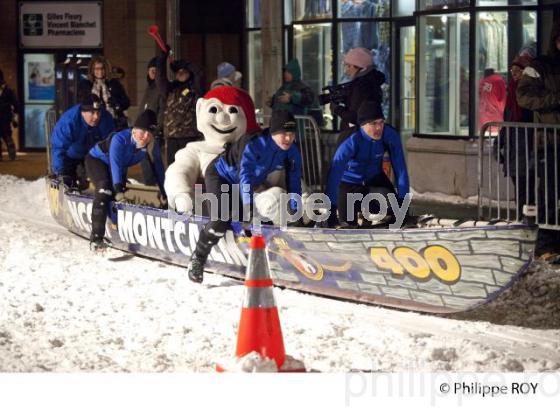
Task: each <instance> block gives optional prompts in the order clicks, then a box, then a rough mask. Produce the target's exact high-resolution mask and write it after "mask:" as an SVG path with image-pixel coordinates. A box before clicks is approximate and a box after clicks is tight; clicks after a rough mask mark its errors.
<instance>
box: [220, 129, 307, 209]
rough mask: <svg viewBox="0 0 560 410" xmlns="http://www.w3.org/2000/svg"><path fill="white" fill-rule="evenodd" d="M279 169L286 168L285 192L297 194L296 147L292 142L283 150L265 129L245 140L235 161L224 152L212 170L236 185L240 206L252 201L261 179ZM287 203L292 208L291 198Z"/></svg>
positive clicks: (299, 170)
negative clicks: (229, 159)
mask: <svg viewBox="0 0 560 410" xmlns="http://www.w3.org/2000/svg"><path fill="white" fill-rule="evenodd" d="M282 169H285V170H286V182H287V189H288V192H289V193H290V194H298V195H300V196H301V155H300V153H299V150H298V148H297V147H296V145H295V144H293V145H292V146H291V147H290V149H288V150H287V151H284V150H283V149H282V148H280V147H279V146H278V145H276V143H275V142H274V140H273V139H272V136H271V135H270V134H269V133H268V132H265V133H263V134H261V135H257V136H255V137H253V138H251V139H250V140H249V142H248V143H247V145H245V147H244V149H243V152H242V153H241V159H240V161H239V164H234V165H230V164H228V162H227V161H226V158H225V156H224V155H222V156H220V157H219V159H218V161H217V162H216V170H217V171H218V174H219V175H220V176H221V177H222V178H224V179H225V180H226V181H228V182H229V183H230V184H240V191H241V200H242V201H243V204H244V205H248V204H251V203H252V201H253V189H254V188H255V187H257V186H259V185H260V184H262V183H263V182H265V180H266V178H267V177H268V175H269V174H271V173H272V172H274V171H278V170H282ZM244 186H249V187H250V189H249V191H247V192H246V191H245V190H244V189H243V187H244ZM290 206H291V207H292V209H296V201H295V200H294V199H293V197H292V199H291V200H290Z"/></svg>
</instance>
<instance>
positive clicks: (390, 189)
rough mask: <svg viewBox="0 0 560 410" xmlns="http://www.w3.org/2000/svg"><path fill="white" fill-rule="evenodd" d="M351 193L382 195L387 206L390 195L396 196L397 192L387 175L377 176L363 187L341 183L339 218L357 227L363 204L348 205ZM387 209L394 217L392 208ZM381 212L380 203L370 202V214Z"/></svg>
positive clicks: (357, 202)
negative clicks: (348, 196) (348, 195)
mask: <svg viewBox="0 0 560 410" xmlns="http://www.w3.org/2000/svg"><path fill="white" fill-rule="evenodd" d="M350 193H353V194H362V195H364V196H366V195H367V194H370V193H378V194H382V195H383V196H384V197H385V199H386V201H387V204H389V200H388V194H390V193H393V194H396V191H395V187H394V186H393V184H392V183H391V181H390V180H389V178H387V175H385V173H381V174H379V175H377V176H376V177H375V178H374V179H372V180H371V181H368V182H367V183H366V184H363V185H358V184H350V183H347V182H341V183H340V185H339V187H338V218H339V220H340V222H345V223H347V224H349V225H357V224H358V212H360V210H361V206H362V202H361V201H354V202H353V203H352V204H348V201H347V194H350ZM349 205H350V206H349ZM387 207H388V209H387V214H388V215H394V212H393V210H392V209H391V208H390V206H389V205H387ZM379 211H380V206H379V203H378V202H377V201H375V200H373V201H370V203H369V212H370V213H371V214H377V213H379ZM348 212H350V216H348Z"/></svg>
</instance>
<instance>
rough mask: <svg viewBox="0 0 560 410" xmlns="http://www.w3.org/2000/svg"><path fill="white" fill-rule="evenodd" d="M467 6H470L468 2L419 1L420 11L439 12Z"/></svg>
mask: <svg viewBox="0 0 560 410" xmlns="http://www.w3.org/2000/svg"><path fill="white" fill-rule="evenodd" d="M468 6H470V0H420V10H438V9H440V10H441V9H450V8H454V7H468Z"/></svg>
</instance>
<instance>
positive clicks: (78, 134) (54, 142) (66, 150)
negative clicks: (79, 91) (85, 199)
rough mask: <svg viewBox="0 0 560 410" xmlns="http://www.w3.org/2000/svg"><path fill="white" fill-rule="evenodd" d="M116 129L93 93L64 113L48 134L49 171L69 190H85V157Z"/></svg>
mask: <svg viewBox="0 0 560 410" xmlns="http://www.w3.org/2000/svg"><path fill="white" fill-rule="evenodd" d="M114 130H115V123H114V122H113V117H111V114H109V112H107V110H105V108H104V107H103V104H102V102H101V100H100V98H99V97H98V96H97V95H94V94H91V93H90V94H86V95H84V96H82V98H81V100H80V104H77V105H75V106H73V107H72V108H70V109H69V110H67V111H66V112H65V113H64V114H62V116H61V117H60V119H59V120H58V122H57V123H56V125H55V127H54V130H53V133H52V135H51V155H52V157H51V171H52V172H53V173H54V174H55V175H57V176H59V177H60V178H61V179H62V181H63V182H64V184H66V185H67V186H68V187H77V188H79V189H85V188H87V182H86V179H85V170H84V157H85V156H86V154H87V152H88V151H89V150H90V149H91V147H93V146H94V145H95V144H96V143H97V142H99V141H101V140H102V139H104V138H105V137H107V136H108V135H109V134H110V133H111V132H113V131H114Z"/></svg>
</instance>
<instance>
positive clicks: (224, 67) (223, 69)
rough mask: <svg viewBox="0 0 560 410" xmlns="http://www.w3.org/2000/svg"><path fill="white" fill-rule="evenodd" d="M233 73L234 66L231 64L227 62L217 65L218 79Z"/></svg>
mask: <svg viewBox="0 0 560 410" xmlns="http://www.w3.org/2000/svg"><path fill="white" fill-rule="evenodd" d="M233 73H235V66H234V65H233V64H230V63H228V62H227V61H224V62H223V63H220V64H218V78H224V77H228V76H230V75H231V74H233Z"/></svg>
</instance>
